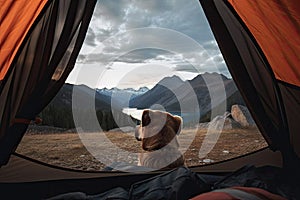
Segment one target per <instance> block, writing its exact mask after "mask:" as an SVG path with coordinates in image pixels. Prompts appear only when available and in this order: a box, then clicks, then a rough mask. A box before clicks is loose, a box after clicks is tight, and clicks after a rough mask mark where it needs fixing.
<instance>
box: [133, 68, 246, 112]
mask: <svg viewBox="0 0 300 200" xmlns="http://www.w3.org/2000/svg"><path fill="white" fill-rule="evenodd" d="M155 104H158V105H161V106H162V107H163V108H164V109H165V110H166V111H168V112H173V113H176V112H178V111H181V112H186V113H190V112H194V111H195V110H198V109H199V111H200V113H201V114H200V115H201V116H203V117H204V116H207V115H209V114H210V113H211V109H215V110H214V115H222V114H223V113H224V109H223V107H224V105H225V106H226V110H230V108H231V106H232V105H233V104H241V105H244V101H243V99H242V97H241V95H240V93H239V91H238V90H237V88H236V85H235V83H234V81H233V80H232V79H228V78H227V77H225V76H224V75H221V74H218V73H204V74H200V75H198V76H196V77H195V78H194V79H192V80H187V81H182V80H181V79H180V78H179V77H177V76H172V77H165V78H164V79H162V80H161V81H159V82H158V83H157V84H156V85H155V86H154V87H153V88H152V89H151V90H149V91H147V92H146V93H144V94H142V95H140V96H137V97H136V98H134V99H132V100H131V101H130V107H133V108H138V109H145V108H150V107H151V106H152V105H155ZM197 106H199V107H197ZM218 110H219V111H218Z"/></svg>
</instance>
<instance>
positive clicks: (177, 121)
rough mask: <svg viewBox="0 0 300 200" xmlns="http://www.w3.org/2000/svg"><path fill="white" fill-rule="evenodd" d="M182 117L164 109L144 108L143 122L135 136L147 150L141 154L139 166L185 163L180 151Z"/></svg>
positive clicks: (173, 165)
mask: <svg viewBox="0 0 300 200" xmlns="http://www.w3.org/2000/svg"><path fill="white" fill-rule="evenodd" d="M181 126H182V118H181V117H179V116H174V115H171V114H170V113H167V112H163V111H154V110H144V111H143V114H142V120H141V124H140V125H139V126H137V128H136V130H135V137H136V139H137V140H138V141H141V142H142V149H143V150H144V151H146V152H143V153H140V154H139V162H138V165H139V166H145V167H149V168H153V169H163V168H164V169H166V168H174V167H179V166H183V165H184V157H183V155H182V153H181V152H180V151H179V143H178V140H177V134H179V133H180V131H181Z"/></svg>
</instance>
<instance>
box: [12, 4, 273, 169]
mask: <svg viewBox="0 0 300 200" xmlns="http://www.w3.org/2000/svg"><path fill="white" fill-rule="evenodd" d="M178 12H180V14H179V13H178ZM54 76H55V75H54ZM53 78H56V77H53ZM57 78H59V77H57ZM148 109H149V110H156V111H162V112H163V113H169V114H170V115H171V116H172V117H173V116H179V117H181V118H182V122H181V124H180V130H179V131H178V132H177V134H176V135H175V136H173V138H171V142H172V141H175V140H176V141H175V142H178V145H176V147H177V150H178V151H179V152H180V155H183V156H184V161H185V165H186V166H189V167H193V166H202V165H208V164H214V163H218V162H222V161H225V160H229V159H233V158H237V157H240V156H243V155H246V154H249V153H252V152H255V151H258V150H261V149H263V148H265V147H267V146H268V145H267V143H266V141H265V139H264V138H263V136H262V135H261V133H260V132H259V130H258V128H257V127H256V124H255V122H254V120H253V119H252V117H251V114H250V112H249V111H248V109H247V107H246V105H245V102H244V100H243V98H242V96H241V94H240V93H239V91H238V89H237V87H236V85H235V83H234V81H233V79H232V77H231V74H230V73H229V71H228V69H227V66H226V64H225V62H224V59H223V57H222V54H221V52H220V50H219V47H218V44H217V42H216V40H215V38H214V36H213V34H212V32H211V30H210V28H209V25H208V22H207V20H206V18H205V16H204V13H203V11H202V8H201V6H200V4H199V2H198V1H197V0H193V1H189V2H186V1H184V0H182V1H176V2H172V1H168V2H165V3H162V2H161V1H159V0H157V1H151V2H150V1H147V2H139V3H137V2H135V3H129V2H124V3H118V4H116V3H115V2H114V1H109V0H104V1H101V2H100V1H98V2H97V4H96V8H95V11H94V15H93V17H92V20H91V22H90V26H89V29H88V32H87V35H86V38H85V41H84V44H83V46H82V48H81V51H80V53H79V56H78V58H77V61H76V64H75V68H74V69H73V71H72V72H71V73H70V75H69V77H68V79H67V80H66V82H65V84H64V85H63V87H62V88H61V90H60V91H59V92H58V94H57V95H56V97H55V98H54V99H53V100H52V101H51V102H50V103H49V104H48V106H47V107H45V109H44V110H43V111H42V112H41V113H40V114H39V117H40V118H42V120H43V121H42V123H41V124H39V125H35V124H31V125H30V126H29V128H28V130H27V132H26V134H25V135H24V137H23V139H22V141H21V143H20V144H19V146H18V149H17V151H16V152H17V153H19V154H22V155H25V156H28V157H31V158H33V159H36V160H39V161H42V162H45V163H48V164H51V165H56V166H60V167H64V168H70V169H76V170H86V171H111V170H121V171H122V170H123V171H129V172H133V171H144V170H145V171H147V170H153V168H150V169H149V168H142V169H141V168H136V166H138V165H139V159H140V155H141V154H145V153H148V152H147V151H146V150H145V149H143V148H142V146H143V145H142V142H143V141H142V142H141V141H138V140H137V139H136V136H137V135H136V130H137V126H139V125H141V121H143V114H144V110H148ZM167 120H168V119H167V118H163V120H162V122H163V123H161V125H160V129H159V130H155V131H156V132H155V131H154V132H155V133H158V132H160V131H161V130H165V125H166V123H165V122H166V121H167ZM154 121H155V120H153V123H154ZM170 126H172V125H170ZM167 128H170V127H167ZM171 128H172V127H171ZM163 132H164V131H163ZM166 132H168V131H166ZM164 133H165V132H164ZM166 137H168V136H166ZM164 145H166V146H168V144H164ZM155 150H157V149H155ZM169 155H171V156H170V157H172V156H173V157H172V159H171V161H169V162H171V163H172V162H173V161H176V159H178V157H177V154H176V152H175V153H172V152H171V153H170V154H169ZM174 155H175V156H174ZM150 156H151V155H150ZM154 162H155V161H154ZM145 167H147V166H145ZM163 167H166V166H163ZM163 167H162V168H163Z"/></svg>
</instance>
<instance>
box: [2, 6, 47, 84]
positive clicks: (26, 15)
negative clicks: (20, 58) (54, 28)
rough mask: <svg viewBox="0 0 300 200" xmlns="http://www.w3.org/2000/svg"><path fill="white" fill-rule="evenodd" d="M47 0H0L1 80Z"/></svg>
mask: <svg viewBox="0 0 300 200" xmlns="http://www.w3.org/2000/svg"><path fill="white" fill-rule="evenodd" d="M46 3H47V0H33V1H27V0H19V1H15V0H0V5H1V6H0V31H1V34H0V55H1V56H0V80H2V79H3V78H4V76H5V74H6V72H7V71H8V69H9V66H10V65H11V63H12V62H13V59H14V57H15V55H16V53H17V52H18V49H19V47H20V45H21V44H22V41H23V40H24V38H25V36H26V34H27V33H28V31H29V29H30V27H31V25H32V24H33V23H34V21H35V20H36V18H37V17H38V15H39V14H40V12H41V11H42V9H43V8H44V6H45V5H46Z"/></svg>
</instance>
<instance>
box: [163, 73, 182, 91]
mask: <svg viewBox="0 0 300 200" xmlns="http://www.w3.org/2000/svg"><path fill="white" fill-rule="evenodd" d="M183 83H184V81H183V80H182V79H181V78H180V77H178V76H176V75H173V76H171V77H170V76H167V77H164V78H163V79H161V80H160V81H159V82H158V83H157V85H162V86H165V87H167V88H173V87H179V86H180V85H182V84H183Z"/></svg>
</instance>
